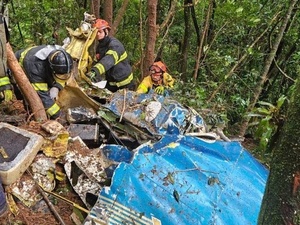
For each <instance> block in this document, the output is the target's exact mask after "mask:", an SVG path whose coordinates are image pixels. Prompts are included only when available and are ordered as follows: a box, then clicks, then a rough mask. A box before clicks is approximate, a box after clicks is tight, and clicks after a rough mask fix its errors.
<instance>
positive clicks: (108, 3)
mask: <svg viewBox="0 0 300 225" xmlns="http://www.w3.org/2000/svg"><path fill="white" fill-rule="evenodd" d="M103 19H105V20H106V21H107V22H108V24H110V25H111V26H112V24H113V23H112V22H113V0H105V1H104V4H103Z"/></svg>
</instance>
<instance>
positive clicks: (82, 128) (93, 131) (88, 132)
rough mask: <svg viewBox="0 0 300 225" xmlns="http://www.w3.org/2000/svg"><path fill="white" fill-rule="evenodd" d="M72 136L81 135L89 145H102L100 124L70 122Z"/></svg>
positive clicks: (94, 146)
mask: <svg viewBox="0 0 300 225" xmlns="http://www.w3.org/2000/svg"><path fill="white" fill-rule="evenodd" d="M68 131H69V134H70V137H72V138H75V137H77V136H79V137H80V138H81V140H82V141H83V142H84V143H85V144H86V145H87V146H88V147H89V148H96V147H99V146H100V141H99V135H100V134H99V125H98V124H97V123H96V124H95V125H90V124H70V125H69V127H68Z"/></svg>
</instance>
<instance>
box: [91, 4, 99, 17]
mask: <svg viewBox="0 0 300 225" xmlns="http://www.w3.org/2000/svg"><path fill="white" fill-rule="evenodd" d="M91 2H92V3H91V13H92V14H94V15H95V17H96V18H100V0H92V1H91Z"/></svg>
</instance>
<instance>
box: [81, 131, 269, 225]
mask: <svg viewBox="0 0 300 225" xmlns="http://www.w3.org/2000/svg"><path fill="white" fill-rule="evenodd" d="M106 148H107V149H109V146H106ZM114 149H116V148H115V147H114V148H112V149H111V151H113V150H114ZM116 150H117V149H116ZM134 152H135V154H134V156H133V157H132V160H130V161H129V160H128V159H129V158H127V160H126V162H121V163H120V164H119V166H118V167H117V168H116V170H115V171H114V174H113V179H112V184H111V186H110V187H105V188H103V189H102V190H101V192H100V193H99V198H98V201H97V203H96V204H95V206H94V207H93V208H92V210H91V213H90V214H89V216H88V217H87V219H86V221H85V224H90V223H91V221H92V220H93V222H94V223H96V224H111V225H115V224H133V225H135V224H163V225H185V224H186V225H198V224H199V225H200V224H203V225H208V224H215V225H223V224H224V225H225V224H226V225H228V224H241V225H248V224H249V225H250V224H251V225H255V224H257V219H258V215H259V210H260V205H261V201H262V197H263V193H264V189H265V184H266V180H267V176H268V170H267V169H266V168H265V167H264V166H263V165H262V164H260V163H259V162H258V161H257V160H256V159H255V158H254V157H253V156H251V154H250V153H249V152H248V151H247V150H246V149H244V148H243V147H242V146H241V145H240V143H238V142H223V141H217V142H214V143H208V142H206V141H204V140H202V139H200V138H196V137H190V136H183V135H166V136H164V137H163V138H162V139H161V140H160V141H158V142H156V143H154V144H153V143H148V144H144V145H142V146H140V147H139V148H138V149H136V150H135V151H134ZM110 155H111V156H117V155H116V154H110ZM128 156H129V155H128ZM115 160H116V158H115Z"/></svg>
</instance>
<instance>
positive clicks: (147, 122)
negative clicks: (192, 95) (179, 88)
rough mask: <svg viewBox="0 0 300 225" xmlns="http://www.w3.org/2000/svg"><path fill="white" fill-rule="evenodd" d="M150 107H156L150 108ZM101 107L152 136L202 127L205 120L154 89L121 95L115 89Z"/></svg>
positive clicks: (203, 128) (183, 132) (191, 130)
mask: <svg viewBox="0 0 300 225" xmlns="http://www.w3.org/2000/svg"><path fill="white" fill-rule="evenodd" d="M124 102H125V104H124ZM124 105H125V108H124V107H123V106H124ZM153 106H154V107H156V108H155V109H153ZM103 107H105V108H107V109H109V110H110V111H112V112H113V113H114V114H115V115H117V116H118V117H120V118H123V120H125V121H127V122H130V123H131V124H133V125H134V126H136V127H138V128H140V129H145V130H147V131H148V132H149V133H150V134H151V135H152V136H158V135H159V136H161V135H167V134H185V132H193V130H194V129H197V130H199V129H202V130H205V123H204V120H203V119H202V117H201V116H200V115H199V114H198V113H196V112H195V110H194V111H191V110H189V109H188V108H186V107H184V106H182V105H181V104H180V103H179V102H177V101H175V100H174V99H172V98H171V97H169V96H162V95H157V94H156V93H154V92H150V93H148V94H138V93H136V92H134V91H127V92H126V93H125V94H124V93H123V92H122V91H118V92H116V93H114V94H113V95H112V96H111V98H110V101H109V102H107V103H106V104H104V105H103ZM158 109H159V110H158ZM187 128H188V130H187Z"/></svg>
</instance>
